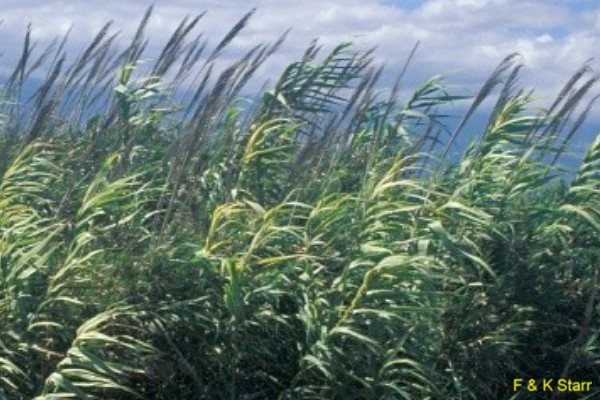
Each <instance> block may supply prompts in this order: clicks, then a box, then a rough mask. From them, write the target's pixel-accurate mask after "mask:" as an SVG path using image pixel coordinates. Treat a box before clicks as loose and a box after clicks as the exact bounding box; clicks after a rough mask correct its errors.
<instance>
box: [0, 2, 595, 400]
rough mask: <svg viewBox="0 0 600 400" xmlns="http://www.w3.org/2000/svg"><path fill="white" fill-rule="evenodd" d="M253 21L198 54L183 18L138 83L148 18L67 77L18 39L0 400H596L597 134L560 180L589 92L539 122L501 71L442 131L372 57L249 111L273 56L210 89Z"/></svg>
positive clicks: (345, 59)
mask: <svg viewBox="0 0 600 400" xmlns="http://www.w3.org/2000/svg"><path fill="white" fill-rule="evenodd" d="M250 14H251V13H250ZM250 14H248V15H246V16H244V18H242V20H241V21H240V22H239V23H237V24H236V25H235V26H234V28H233V29H232V30H231V31H230V32H229V33H228V34H227V35H226V37H225V38H224V39H223V40H222V41H221V42H220V43H219V44H218V45H217V46H216V47H215V49H214V50H213V51H212V52H210V53H207V50H206V48H207V46H205V44H203V43H202V42H200V38H199V37H198V38H196V39H193V38H192V39H190V37H191V36H190V35H192V33H191V32H193V30H194V28H195V26H196V25H197V23H198V21H199V20H200V18H201V16H200V17H198V18H194V19H191V20H184V21H183V22H182V23H181V25H180V26H179V27H178V28H177V29H176V30H175V32H174V33H173V36H172V37H171V39H170V40H169V42H168V43H167V45H166V46H165V48H164V50H163V51H162V53H161V55H160V57H159V58H158V61H156V62H155V64H154V65H150V66H148V65H147V64H145V65H140V64H139V63H137V60H138V59H140V56H141V55H142V54H143V51H144V47H145V43H146V41H145V39H144V28H145V25H146V22H147V20H148V18H149V16H150V11H149V12H148V13H147V14H146V15H145V17H144V18H143V20H142V23H141V24H140V27H139V29H138V33H137V34H136V35H135V37H134V38H133V40H132V42H131V44H130V45H129V46H128V47H127V48H126V49H125V50H124V51H121V52H118V51H117V50H116V47H115V37H114V36H111V35H109V26H106V27H105V28H103V29H102V30H101V32H100V33H99V34H98V35H97V37H96V38H95V39H94V41H93V42H92V43H91V44H90V46H89V47H88V48H86V49H85V50H84V52H83V53H82V55H81V56H80V57H79V58H77V59H76V60H74V61H72V63H71V64H70V65H67V63H68V61H69V60H67V59H66V57H65V56H64V54H63V45H61V44H60V43H57V44H56V45H54V46H51V47H50V48H48V49H47V50H46V51H45V52H44V53H43V54H42V55H40V56H39V59H38V60H37V61H35V58H32V57H33V56H34V54H33V50H32V45H31V44H30V38H29V34H27V36H26V40H25V44H24V50H23V55H22V57H21V59H20V60H19V62H18V64H17V67H16V69H15V72H14V74H12V76H10V77H9V79H7V81H6V83H5V86H4V98H5V101H4V102H3V103H2V111H1V112H2V114H3V116H4V118H3V120H2V121H3V124H2V125H1V136H0V148H1V151H2V153H1V154H2V158H1V159H0V328H1V330H0V332H1V335H0V399H31V398H36V399H56V398H81V399H140V398H142V399H144V398H147V399H508V398H511V399H526V398H534V396H536V395H539V393H528V392H527V391H525V390H520V391H518V392H514V391H513V379H515V378H523V379H525V381H527V380H528V379H530V378H532V379H542V378H553V379H555V380H557V379H559V378H568V379H572V380H577V381H592V382H593V385H592V388H591V390H590V391H587V392H582V393H570V394H569V398H582V399H583V398H589V399H591V398H595V397H596V396H599V395H600V394H599V393H600V389H599V386H598V385H599V382H600V347H599V346H598V335H599V333H600V324H599V321H600V319H599V318H598V313H599V311H600V310H599V304H600V301H599V298H598V293H597V290H598V289H597V287H598V284H599V283H600V282H599V277H598V266H599V265H600V137H598V138H597V139H596V140H595V141H594V142H593V143H592V144H591V145H590V146H589V148H588V150H587V153H586V155H585V157H584V159H583V161H582V163H581V165H580V166H579V169H578V170H577V171H576V173H575V176H574V178H573V179H566V178H565V175H564V174H563V173H561V170H560V167H559V165H560V164H559V162H558V161H559V160H560V157H561V155H562V154H564V153H565V151H567V149H568V146H569V143H570V142H571V141H572V139H573V138H574V137H575V135H576V132H577V130H578V128H579V127H580V125H581V124H582V123H583V121H584V120H585V117H586V116H587V114H588V113H589V112H590V110H591V104H592V102H593V100H592V102H589V103H588V104H585V103H584V102H585V101H586V98H587V96H586V95H587V94H589V93H590V90H591V89H592V87H593V85H594V83H595V82H596V77H589V76H588V75H589V71H587V69H586V68H582V69H581V70H580V71H577V72H576V74H575V75H574V76H573V77H572V78H571V79H570V80H569V81H568V82H567V84H566V85H565V87H564V89H563V90H562V91H561V93H559V95H558V96H557V99H556V101H555V102H554V103H552V104H551V106H550V107H549V108H548V109H541V108H539V107H535V106H534V104H533V102H532V98H531V95H530V94H528V93H526V92H524V91H523V90H520V89H519V88H518V87H517V85H516V80H517V75H518V71H519V69H520V65H519V64H518V63H517V58H516V57H515V56H510V57H507V58H506V59H505V60H504V61H503V62H502V63H501V64H500V65H499V66H498V68H497V69H496V70H495V71H494V72H493V73H492V75H491V77H490V78H489V79H488V81H486V82H485V83H484V85H483V87H482V89H481V90H480V92H479V93H478V94H477V95H476V96H475V98H474V99H473V102H472V106H471V107H470V108H469V109H468V110H467V111H466V112H465V114H464V117H463V118H462V120H461V122H459V123H458V125H457V127H456V128H451V127H449V124H447V123H446V122H445V120H444V116H445V110H447V108H448V106H449V104H450V103H452V102H455V101H459V100H464V98H462V97H461V96H457V95H455V94H452V93H451V92H450V90H449V89H448V86H447V85H446V84H445V82H444V80H443V79H442V78H440V77H435V78H433V79H432V80H430V81H428V82H426V83H425V84H423V85H422V86H421V87H420V88H418V89H417V90H416V91H414V92H413V94H412V95H410V96H409V97H408V99H406V100H405V101H404V102H401V101H400V100H399V98H398V97H399V96H398V95H399V88H400V82H401V80H402V78H403V75H404V72H402V73H401V74H400V77H399V79H398V81H397V83H396V85H395V86H394V87H393V88H392V90H391V93H390V95H389V96H387V97H386V98H385V99H382V96H381V95H378V94H377V93H376V91H375V87H376V84H377V82H378V78H379V76H380V74H381V69H378V68H376V67H375V66H373V56H372V53H371V51H356V50H354V49H353V48H352V46H350V45H349V44H342V45H340V46H338V47H336V48H334V49H333V50H332V51H331V52H330V53H329V54H328V55H326V56H325V57H320V56H319V54H320V53H321V51H322V50H321V49H319V47H318V46H317V45H316V44H314V45H313V46H311V47H310V48H309V49H308V50H307V52H306V54H305V56H304V58H303V59H302V60H300V61H299V62H296V63H293V64H291V65H290V66H289V67H288V68H287V69H286V70H285V71H284V72H283V73H282V76H281V78H280V79H279V81H278V82H277V83H276V85H275V86H274V88H273V89H272V90H270V91H265V92H264V93H261V94H260V96H259V97H257V98H256V99H255V100H254V102H253V107H252V109H251V110H249V111H248V110H244V109H243V107H241V105H240V102H239V100H238V98H239V94H240V91H241V90H242V89H243V88H244V86H245V85H246V84H247V82H248V81H249V80H250V78H251V76H252V75H253V73H254V72H255V70H256V69H257V68H258V67H259V66H260V65H261V64H262V63H263V62H264V60H265V59H266V58H267V57H269V56H270V55H271V54H272V53H273V52H274V51H275V50H276V49H277V48H278V47H279V46H280V44H281V40H282V39H280V40H278V41H277V42H276V43H275V44H274V45H258V46H257V47H255V48H253V49H252V50H251V51H250V52H248V53H247V54H246V55H244V56H243V57H242V58H241V59H240V60H237V61H236V62H234V63H232V64H231V65H230V66H229V67H226V68H225V69H223V72H221V73H220V75H218V76H217V77H213V75H212V74H213V73H214V72H213V71H214V70H215V69H213V65H215V62H216V61H217V60H218V58H219V56H220V55H221V53H222V52H223V51H224V49H225V48H226V47H227V45H228V44H229V43H230V42H231V40H233V38H234V37H235V36H236V35H237V34H238V32H239V31H240V30H241V29H242V28H243V27H244V25H245V23H246V21H247V19H248V18H249V17H250ZM409 59H410V57H409ZM32 60H33V61H32ZM32 63H33V64H32ZM44 66H45V68H46V70H47V71H48V75H47V78H46V79H45V80H44V81H43V82H42V83H41V84H40V86H39V88H38V89H37V91H35V93H34V95H33V96H32V97H31V98H26V99H24V98H23V97H24V95H23V88H24V87H25V84H26V82H27V79H28V77H29V76H30V74H31V71H33V70H35V69H37V68H44ZM144 68H146V70H145V69H144ZM186 88H192V89H190V90H188V91H186ZM496 88H499V94H497V95H496V97H495V98H496V100H495V105H494V106H493V109H492V110H491V112H490V115H489V121H488V123H487V124H486V125H485V126H484V127H483V128H482V131H481V132H480V133H479V134H478V135H475V136H474V137H475V138H474V140H473V141H472V143H471V145H469V146H468V147H467V148H466V149H465V150H464V152H463V153H462V156H460V157H459V158H458V159H454V160H450V159H449V158H448V157H446V155H447V154H449V153H450V152H451V151H452V149H453V143H454V142H455V141H456V139H457V138H458V137H459V135H464V134H467V133H464V132H465V130H466V129H468V127H469V125H468V124H467V122H468V120H469V118H470V117H471V116H472V115H473V113H474V112H475V110H476V109H477V108H478V107H479V106H480V105H481V104H482V103H483V102H484V100H486V99H491V98H493V96H495V95H494V89H496ZM25 97H26V96H25ZM582 104H583V106H582ZM580 108H583V110H579V109H580ZM570 121H572V122H570Z"/></svg>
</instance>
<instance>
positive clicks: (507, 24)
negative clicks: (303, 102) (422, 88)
mask: <svg viewBox="0 0 600 400" xmlns="http://www.w3.org/2000/svg"><path fill="white" fill-rule="evenodd" d="M152 3H154V4H155V13H154V16H153V18H152V20H151V21H150V26H149V33H150V35H151V43H152V45H151V49H152V48H154V49H158V48H159V47H160V46H162V45H163V44H164V43H165V41H166V39H167V37H168V35H169V34H170V33H171V32H172V30H173V29H174V28H175V26H176V25H177V23H178V22H179V21H180V20H181V19H182V18H183V17H185V16H186V15H195V14H198V13H200V12H202V11H204V10H208V14H207V16H206V17H205V18H204V20H203V22H202V23H201V24H200V26H199V30H202V31H204V32H206V33H207V35H208V37H210V38H211V39H212V43H213V44H215V43H216V42H218V40H220V38H221V37H222V35H223V34H224V33H225V32H226V31H227V30H228V28H229V27H231V26H232V25H233V24H234V23H235V22H236V21H237V20H238V19H239V18H240V17H241V16H242V15H243V14H244V13H245V12H247V11H249V10H250V9H251V8H253V7H257V12H256V14H255V15H254V16H253V18H252V20H251V21H250V23H249V25H248V27H247V29H246V30H245V31H244V32H243V33H242V34H241V35H240V37H239V38H238V39H236V40H235V42H234V43H233V46H232V48H231V49H230V53H229V55H230V56H231V57H235V55H236V52H237V53H238V54H239V53H241V52H242V51H243V50H245V49H248V48H250V47H251V46H253V45H255V44H256V43H257V42H269V41H273V40H274V39H275V38H276V37H277V36H278V35H280V34H281V33H282V32H284V31H285V30H286V29H288V28H290V27H291V28H292V32H291V34H290V36H289V38H288V40H287V41H286V43H285V44H284V46H283V47H282V49H281V50H280V51H279V52H278V53H277V54H276V55H275V56H274V57H273V58H272V59H271V60H270V61H269V62H268V63H267V64H266V65H265V67H264V68H263V71H261V72H262V74H263V75H264V76H265V77H266V76H273V77H274V76H275V75H277V73H278V72H280V71H281V70H282V69H283V68H284V66H285V65H286V64H287V63H289V62H290V61H294V60H295V59H297V58H298V57H299V56H300V54H302V52H303V50H304V49H305V48H306V47H307V45H308V44H309V43H310V41H311V39H313V38H315V37H319V38H320V41H321V43H323V44H325V45H328V46H333V45H335V44H337V43H339V42H340V41H342V40H347V39H352V40H354V41H355V42H357V45H358V46H364V47H369V46H373V45H377V46H378V50H377V56H378V59H379V61H380V62H385V63H386V65H387V71H388V73H389V74H390V75H389V76H391V75H392V74H394V73H396V72H398V71H399V70H400V68H401V66H402V63H403V62H404V60H405V59H406V56H407V55H408V53H409V51H410V49H411V48H412V46H413V45H414V43H415V42H416V41H420V42H421V46H420V48H419V52H418V54H417V57H416V58H415V61H414V63H413V64H412V68H411V70H409V75H408V76H409V85H408V86H411V85H412V86H414V85H416V84H417V83H418V82H420V81H424V80H426V79H428V78H430V77H431V76H433V75H436V74H439V73H446V74H448V79H449V80H450V81H452V82H454V83H457V84H458V85H460V86H461V88H463V89H464V90H465V91H466V92H470V93H472V92H474V91H475V90H476V88H477V86H478V85H479V84H481V83H482V82H483V80H484V79H485V77H486V76H487V75H488V74H489V73H490V72H491V71H492V69H493V68H494V67H495V66H496V65H497V64H498V62H499V61H500V60H501V59H502V58H504V56H506V55H507V54H509V53H512V52H520V53H521V54H522V56H523V59H522V61H523V63H524V64H525V69H524V76H523V78H522V82H524V83H527V85H528V86H535V87H536V89H537V90H536V91H537V92H538V93H539V94H540V95H542V96H550V95H552V94H554V93H556V92H557V91H558V89H559V87H560V86H561V85H562V84H563V83H564V82H565V81H566V79H567V78H568V77H569V75H570V74H571V73H572V72H574V71H575V69H577V68H578V67H579V66H581V65H582V63H583V62H584V61H585V60H587V59H589V58H592V57H594V56H595V53H596V51H598V49H600V2H598V1H595V0H587V1H586V0H583V1H581V0H579V1H566V0H558V1H556V0H555V1H542V0H521V1H519V0H428V1H416V0H301V1H298V0H295V1H289V0H256V1H254V2H252V1H241V0H240V1H238V0H221V1H219V0H208V1H195V0H155V1H146V0H131V1H123V0H87V1H73V0H71V1H52V0H47V1H40V0H2V1H1V2H0V19H2V20H3V23H2V25H0V35H1V36H0V38H2V40H1V41H0V43H1V48H0V51H1V52H2V53H4V55H3V56H2V58H0V72H1V71H2V70H4V72H6V71H7V70H9V69H10V68H11V67H13V66H14V65H15V63H16V62H17V55H18V52H19V50H20V47H21V42H22V38H23V35H24V32H25V30H26V26H27V24H28V23H29V22H31V23H32V26H33V36H34V38H35V39H37V40H39V41H41V42H49V41H50V40H51V39H52V38H53V37H56V36H60V35H62V34H64V33H65V32H66V31H67V30H68V29H69V27H70V26H74V30H73V35H72V37H71V42H70V46H71V50H72V53H73V54H75V53H76V50H77V48H78V47H79V46H81V45H82V44H84V43H86V42H87V41H89V39H90V38H91V37H92V36H93V35H94V33H96V31H97V30H98V29H99V28H100V27H101V26H102V25H103V24H104V23H105V22H107V21H108V20H113V21H114V30H115V31H117V30H120V31H121V35H122V37H123V39H124V41H125V39H126V38H127V37H128V36H129V35H131V34H132V33H133V31H134V30H135V27H136V24H137V22H138V20H139V19H140V17H141V15H142V14H143V12H144V10H145V9H146V7H148V5H150V4H152ZM151 54H152V53H149V55H148V57H151ZM591 65H592V66H594V65H595V63H592V64H591Z"/></svg>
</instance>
